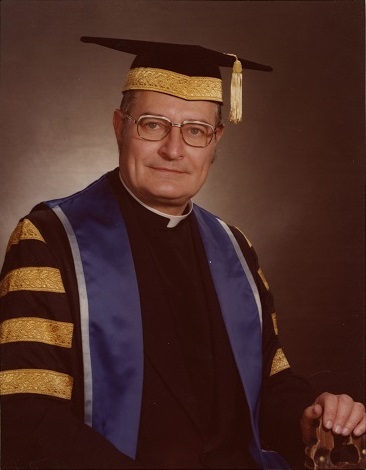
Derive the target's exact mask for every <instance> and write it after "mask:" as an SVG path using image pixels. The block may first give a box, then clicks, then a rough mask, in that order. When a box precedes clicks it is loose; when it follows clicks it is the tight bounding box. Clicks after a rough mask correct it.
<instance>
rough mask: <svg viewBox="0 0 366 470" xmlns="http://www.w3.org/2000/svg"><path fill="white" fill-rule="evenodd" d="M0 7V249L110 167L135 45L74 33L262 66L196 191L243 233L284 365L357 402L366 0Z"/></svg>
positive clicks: (27, 0)
mask: <svg viewBox="0 0 366 470" xmlns="http://www.w3.org/2000/svg"><path fill="white" fill-rule="evenodd" d="M0 5H1V121H2V123H1V124H2V135H1V144H2V146H1V148H2V153H1V160H0V172H1V176H0V177H1V184H0V200H1V214H2V224H1V228H0V250H1V253H0V254H1V257H3V254H4V252H5V247H6V242H7V239H8V236H9V234H10V232H11V230H12V229H13V228H14V226H15V224H16V222H17V220H18V218H19V217H21V216H22V215H24V214H26V213H27V212H28V211H29V210H30V209H31V207H32V206H33V205H34V204H36V203H37V202H38V201H41V200H45V199H52V198H56V197H60V196H63V195H67V194H70V193H72V192H74V191H76V190H78V189H80V188H81V187H83V186H85V185H87V184H88V183H89V182H91V181H92V180H93V179H95V178H96V177H98V176H99V175H100V174H101V173H103V172H105V171H107V170H109V169H111V168H113V167H115V166H116V165H117V148H116V144H115V141H114V136H113V130H112V124H111V118H112V112H113V109H114V108H115V107H117V106H118V104H119V100H120V93H119V89H120V87H121V84H122V77H123V76H124V75H125V73H126V72H127V70H128V67H129V65H130V63H131V60H132V57H128V56H127V55H124V54H121V53H118V52H115V51H111V50H107V49H104V48H101V47H97V46H93V45H85V44H81V43H79V37H80V36H81V35H95V36H110V37H126V38H133V39H144V40H155V41H167V42H182V43H192V44H194V43H197V44H201V45H204V46H206V47H209V48H212V49H217V50H221V51H225V52H232V53H237V54H238V55H240V56H244V57H246V58H248V59H249V60H254V61H258V62H262V63H266V64H270V65H272V66H273V67H274V72H273V73H271V74H266V73H258V72H247V73H245V74H244V79H243V80H244V115H245V119H244V122H243V123H242V124H239V125H237V126H235V125H232V124H228V125H227V127H226V136H225V139H224V142H223V143H222V145H221V148H220V152H219V157H218V160H217V161H216V162H215V163H214V165H213V167H212V169H211V174H210V176H209V180H208V183H207V185H206V186H205V188H204V189H203V190H202V192H201V193H200V195H199V196H198V197H197V198H196V202H198V203H200V204H202V205H204V206H205V207H206V208H208V209H210V210H211V211H213V212H214V213H216V214H217V215H219V216H221V217H222V218H223V219H225V220H226V221H227V222H229V223H233V224H235V225H237V226H239V227H240V228H241V229H242V230H243V231H245V233H246V234H247V236H248V237H249V238H250V239H251V240H252V242H253V244H254V246H255V248H256V250H257V252H258V254H259V256H260V262H261V266H262V268H263V270H264V272H265V274H266V277H267V278H268V280H269V283H270V286H271V289H272V291H273V292H274V295H275V301H276V306H277V311H278V318H279V327H280V334H281V338H282V342H283V344H284V346H285V350H286V353H287V355H288V357H289V359H290V362H291V363H292V365H293V367H294V368H295V370H296V371H297V372H299V373H301V374H303V375H305V376H306V377H308V378H310V380H311V381H312V383H313V384H314V386H315V387H316V388H317V389H319V390H320V389H323V388H324V387H326V388H327V389H329V390H331V391H333V392H340V391H345V392H346V393H349V394H352V395H353V396H355V398H357V399H359V400H364V375H365V374H364V371H365V363H364V345H365V344H364V341H365V340H364V336H365V335H364V204H363V201H364V197H363V196H364V195H363V187H364V176H363V175H364V171H363V158H364V3H363V2H362V1H337V2H335V1H326V2H312V1H284V2H281V1H234V2H231V1H174V0H170V1H149V0H141V1H132V0H122V1H121V0H118V1H112V0H99V1H98V0H88V1H84V0H83V1H81V0H76V1H75V0H62V1H47V2H46V1H42V0H40V1H35V0H17V1H12V0H3V1H2V2H1V4H0ZM223 75H224V78H226V84H225V86H226V88H225V94H226V96H227V95H228V92H227V90H228V87H229V84H228V80H229V78H230V74H229V73H228V72H227V71H223ZM224 115H225V117H227V115H228V109H227V107H225V108H224Z"/></svg>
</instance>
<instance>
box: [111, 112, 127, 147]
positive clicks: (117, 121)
mask: <svg viewBox="0 0 366 470" xmlns="http://www.w3.org/2000/svg"><path fill="white" fill-rule="evenodd" d="M124 122H125V121H124V119H123V113H122V111H121V110H120V109H115V110H114V113H113V127H114V133H115V135H116V139H117V142H119V141H120V139H121V134H122V131H123V126H124Z"/></svg>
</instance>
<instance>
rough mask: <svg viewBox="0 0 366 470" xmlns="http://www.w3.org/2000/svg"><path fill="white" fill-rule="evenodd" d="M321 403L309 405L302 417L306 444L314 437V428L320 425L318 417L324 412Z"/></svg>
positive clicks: (303, 436) (303, 435)
mask: <svg viewBox="0 0 366 470" xmlns="http://www.w3.org/2000/svg"><path fill="white" fill-rule="evenodd" d="M322 411H323V410H322V407H321V406H320V405H319V404H313V405H311V406H308V407H307V408H306V409H305V411H304V413H303V415H302V418H301V429H302V438H303V441H304V443H305V444H306V445H308V444H310V443H311V441H312V439H313V437H314V428H315V427H316V426H317V425H318V421H317V420H318V419H319V418H320V416H321V414H322Z"/></svg>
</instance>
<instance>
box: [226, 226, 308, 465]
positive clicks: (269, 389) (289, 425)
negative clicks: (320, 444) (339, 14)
mask: <svg viewBox="0 0 366 470" xmlns="http://www.w3.org/2000/svg"><path fill="white" fill-rule="evenodd" d="M230 229H231V230H232V232H233V234H234V236H235V238H236V240H237V241H238V243H239V246H240V248H241V250H242V252H243V254H244V256H245V259H246V260H247V262H248V265H249V268H250V269H251V272H252V274H253V277H254V279H255V281H256V284H257V286H258V290H259V294H260V298H261V305H262V318H263V333H262V349H263V382H262V395H261V410H260V431H261V438H262V445H263V447H264V448H267V449H271V450H276V451H277V452H279V453H280V454H281V455H283V456H284V457H285V458H286V459H287V460H288V462H290V464H291V465H292V466H293V467H296V468H303V463H304V460H305V453H304V445H303V443H302V438H301V430H300V418H301V416H302V413H303V411H304V410H305V408H306V407H307V406H309V405H311V403H312V402H313V401H314V399H315V394H314V391H313V390H312V388H311V386H310V384H309V383H308V382H307V381H306V380H304V379H303V378H301V377H299V376H297V375H296V374H295V373H294V372H293V371H292V370H291V368H285V369H283V370H281V371H279V372H277V373H273V374H272V375H271V369H272V361H273V360H274V357H275V355H276V352H277V351H278V349H279V348H280V349H282V345H281V343H280V340H279V336H278V331H277V328H276V327H275V325H274V322H273V314H274V313H275V308H274V302H273V296H272V293H271V291H270V290H269V287H268V284H267V283H266V281H265V279H264V276H263V273H262V272H261V271H260V266H259V263H258V257H257V254H256V252H255V250H254V248H253V246H252V245H251V244H250V242H249V241H248V240H247V239H246V238H245V236H244V235H243V234H242V233H241V231H240V230H238V229H237V228H235V227H230Z"/></svg>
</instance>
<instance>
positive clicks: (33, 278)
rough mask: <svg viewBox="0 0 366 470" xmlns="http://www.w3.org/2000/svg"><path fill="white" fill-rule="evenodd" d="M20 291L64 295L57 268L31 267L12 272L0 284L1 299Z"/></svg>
mask: <svg viewBox="0 0 366 470" xmlns="http://www.w3.org/2000/svg"><path fill="white" fill-rule="evenodd" d="M18 290H30V291H43V292H56V293H64V292H65V289H64V286H63V283H62V279H61V274H60V271H59V269H57V268H48V267H29V268H18V269H14V270H13V271H10V272H9V273H8V274H7V275H6V276H5V277H4V279H3V280H2V281H1V283H0V297H2V296H4V295H6V294H7V293H8V292H13V291H18Z"/></svg>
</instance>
